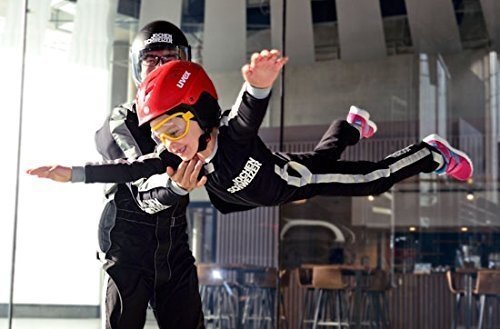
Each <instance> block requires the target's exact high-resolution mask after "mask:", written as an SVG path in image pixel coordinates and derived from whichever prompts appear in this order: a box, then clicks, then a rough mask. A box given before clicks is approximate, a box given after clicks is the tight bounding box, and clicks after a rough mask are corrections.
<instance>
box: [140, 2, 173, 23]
mask: <svg viewBox="0 0 500 329" xmlns="http://www.w3.org/2000/svg"><path fill="white" fill-rule="evenodd" d="M181 17H182V0H168V1H166V0H142V1H141V11H140V13H139V29H140V28H141V27H143V26H144V25H146V24H148V23H149V22H152V21H156V20H164V21H169V22H170V23H172V24H175V25H177V26H178V27H180V26H181Z"/></svg>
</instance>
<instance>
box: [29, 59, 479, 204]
mask: <svg viewBox="0 0 500 329" xmlns="http://www.w3.org/2000/svg"><path fill="white" fill-rule="evenodd" d="M286 61H287V58H284V57H281V56H280V54H279V52H278V51H276V50H273V51H271V52H269V51H266V50H264V51H262V52H261V53H256V54H254V55H253V56H252V58H251V62H250V64H247V65H245V66H243V68H242V74H243V77H244V79H245V84H244V86H243V89H242V91H241V93H240V95H239V97H238V101H237V102H236V104H235V105H233V107H232V108H231V110H228V111H225V112H224V113H223V114H222V116H220V115H219V113H220V108H219V105H218V103H217V93H216V91H215V88H214V85H213V84H212V82H211V80H210V78H209V77H208V76H207V74H206V73H205V71H204V70H203V68H201V66H199V65H197V64H195V63H189V62H182V61H173V62H170V63H167V64H165V65H164V66H162V67H161V68H158V69H157V70H155V71H153V72H152V73H151V74H150V75H149V76H148V77H147V79H146V80H145V81H144V82H143V83H142V85H141V87H140V89H139V92H138V95H137V105H138V109H137V115H138V118H139V125H144V124H147V123H149V125H150V127H151V131H152V135H153V138H154V139H155V140H156V141H157V143H160V144H159V146H160V147H159V148H158V149H157V156H156V157H150V158H144V159H140V160H139V161H136V162H131V163H126V162H122V163H114V164H110V163H106V164H97V165H86V166H85V168H81V167H74V168H73V169H71V168H65V170H66V176H65V177H66V179H67V180H69V177H72V180H73V181H85V182H87V183H91V182H127V181H132V180H136V179H138V178H140V177H149V176H151V175H153V174H158V173H162V172H163V171H164V168H165V167H167V166H168V168H167V173H169V174H173V173H174V169H173V168H175V166H176V164H175V163H173V155H176V156H178V157H179V158H180V159H181V160H182V161H190V160H191V161H192V160H194V159H197V160H198V161H199V162H198V163H197V166H199V165H200V164H203V166H204V171H205V177H203V178H201V179H202V180H206V184H205V187H206V189H207V191H208V194H209V197H210V200H211V202H212V203H213V205H214V206H215V207H216V208H217V209H218V210H219V211H221V212H222V213H229V212H233V211H242V210H248V209H252V208H255V207H258V206H276V205H280V204H283V203H287V202H291V201H296V200H302V199H307V198H310V197H313V196H315V195H343V196H361V195H374V194H380V193H382V192H384V191H387V190H388V189H389V188H390V187H391V186H392V185H393V184H395V183H397V182H399V181H401V180H403V179H405V178H407V177H410V176H413V175H416V174H418V173H421V172H426V173H429V172H433V171H435V172H437V173H440V174H447V175H449V176H450V177H453V178H455V179H458V180H467V179H469V178H470V177H471V176H472V172H473V166H472V162H471V160H470V159H469V158H468V157H467V155H466V154H464V153H463V152H461V151H458V150H456V149H455V148H453V147H451V146H450V145H449V144H448V142H447V141H446V140H444V139H442V138H441V137H439V136H437V135H430V136H428V137H426V138H425V139H424V140H423V141H422V142H420V143H418V144H414V145H410V146H408V147H406V148H404V149H402V150H400V151H397V152H396V153H394V154H392V155H389V156H388V157H386V158H385V159H383V160H382V161H379V162H368V161H341V160H339V159H340V156H341V154H342V152H343V151H344V150H345V148H346V147H347V146H350V145H354V144H356V143H357V142H358V141H359V140H360V139H361V138H369V137H371V136H372V135H373V133H375V132H376V125H375V124H374V123H373V122H371V121H370V120H369V113H368V112H367V111H364V110H361V109H357V108H355V107H352V108H351V110H350V111H349V114H348V117H347V121H344V120H340V121H334V122H333V123H332V124H331V126H330V127H329V129H328V130H327V131H326V133H325V134H324V136H323V137H322V139H321V140H320V142H319V144H318V145H317V146H316V148H315V149H314V151H312V152H308V153H273V152H271V151H270V150H269V149H268V148H267V147H266V146H265V145H264V143H263V142H262V140H261V139H260V138H259V136H258V129H259V127H260V125H261V123H262V120H263V118H264V115H265V112H266V109H267V106H268V102H269V98H270V88H271V86H272V84H273V82H274V80H275V79H276V78H277V76H278V75H279V72H280V70H281V68H282V67H283V65H284V64H285V63H286ZM83 169H84V170H83ZM31 173H32V174H37V171H36V170H34V171H32V172H31ZM39 173H42V175H45V176H49V178H50V174H48V173H47V171H46V170H45V171H44V169H41V171H39ZM197 179H199V177H192V180H197ZM158 192H159V191H158ZM147 197H148V198H155V199H156V200H157V201H158V202H162V198H161V195H160V193H158V194H157V195H155V196H152V195H151V194H149V195H148V196H147Z"/></svg>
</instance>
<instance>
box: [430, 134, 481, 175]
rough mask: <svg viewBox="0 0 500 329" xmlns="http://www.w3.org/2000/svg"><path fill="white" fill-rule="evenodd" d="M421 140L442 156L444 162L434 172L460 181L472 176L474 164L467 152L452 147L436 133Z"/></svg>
mask: <svg viewBox="0 0 500 329" xmlns="http://www.w3.org/2000/svg"><path fill="white" fill-rule="evenodd" d="M423 141H424V142H425V143H427V144H429V145H431V146H433V147H434V148H436V149H437V150H438V151H439V153H441V155H442V156H443V158H444V161H445V164H444V165H443V166H442V167H441V168H439V169H437V170H436V173H438V174H440V175H444V174H446V175H448V176H450V177H453V178H455V179H457V180H460V181H466V180H468V179H469V178H471V177H472V174H473V172H474V165H473V164H472V161H471V159H470V158H469V157H468V156H467V154H465V153H464V152H462V151H460V150H457V149H456V148H454V147H452V146H451V145H450V143H448V141H447V140H446V139H444V138H443V137H441V136H439V135H436V134H431V135H429V136H427V137H425V138H424V139H423Z"/></svg>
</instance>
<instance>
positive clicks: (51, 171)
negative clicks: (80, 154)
mask: <svg viewBox="0 0 500 329" xmlns="http://www.w3.org/2000/svg"><path fill="white" fill-rule="evenodd" d="M72 172H73V170H72V169H71V168H70V167H64V166H59V165H56V166H43V167H38V168H34V169H28V170H26V173H27V174H30V175H33V176H37V177H40V178H48V179H52V180H53V181H56V182H61V183H66V182H69V181H71V174H72Z"/></svg>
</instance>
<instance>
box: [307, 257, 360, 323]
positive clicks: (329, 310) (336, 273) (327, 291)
mask: <svg viewBox="0 0 500 329" xmlns="http://www.w3.org/2000/svg"><path fill="white" fill-rule="evenodd" d="M348 288H349V286H348V285H347V284H345V283H344V282H343V280H342V272H341V270H340V269H339V268H335V267H332V266H328V265H323V266H321V265H319V266H314V267H313V268H312V283H311V286H310V287H309V291H310V290H311V289H314V290H315V293H314V295H313V298H312V299H313V301H312V303H311V304H312V305H313V308H314V313H313V314H311V312H310V311H311V308H310V307H309V308H308V305H307V303H310V301H309V300H308V298H307V295H306V298H305V305H304V307H305V308H306V309H307V308H308V309H307V310H306V312H305V314H304V317H305V318H304V319H303V321H302V324H306V323H312V328H313V329H316V328H317V327H318V326H335V327H336V328H339V329H341V328H344V327H345V328H349V325H350V321H349V304H348V302H347V291H348ZM311 320H312V321H311Z"/></svg>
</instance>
